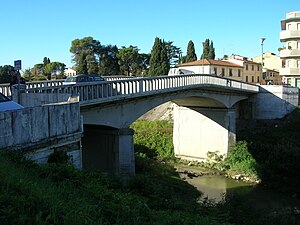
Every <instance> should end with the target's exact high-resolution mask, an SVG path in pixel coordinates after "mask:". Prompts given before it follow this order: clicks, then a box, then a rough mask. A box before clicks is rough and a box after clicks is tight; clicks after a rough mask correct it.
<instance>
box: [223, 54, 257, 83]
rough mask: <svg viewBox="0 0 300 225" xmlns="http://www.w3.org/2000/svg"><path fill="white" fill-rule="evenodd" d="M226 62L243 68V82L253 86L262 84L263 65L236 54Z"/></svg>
mask: <svg viewBox="0 0 300 225" xmlns="http://www.w3.org/2000/svg"><path fill="white" fill-rule="evenodd" d="M225 61H227V62H231V63H234V64H237V65H239V66H241V67H242V68H243V71H242V79H241V80H242V81H244V82H247V83H253V84H260V83H261V82H262V68H261V63H257V62H254V61H251V60H249V59H248V58H247V57H243V56H240V55H234V54H232V55H230V56H229V57H228V58H227V59H226V60H225Z"/></svg>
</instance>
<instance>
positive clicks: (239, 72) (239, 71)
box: [238, 69, 241, 77]
mask: <svg viewBox="0 0 300 225" xmlns="http://www.w3.org/2000/svg"><path fill="white" fill-rule="evenodd" d="M238 76H239V77H241V70H240V69H238Z"/></svg>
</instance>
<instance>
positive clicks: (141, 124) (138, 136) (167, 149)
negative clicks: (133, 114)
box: [131, 120, 174, 160]
mask: <svg viewBox="0 0 300 225" xmlns="http://www.w3.org/2000/svg"><path fill="white" fill-rule="evenodd" d="M131 127H132V128H133V129H134V130H135V134H134V147H135V150H136V151H137V152H140V153H144V154H146V155H147V157H149V158H157V159H161V160H164V159H170V158H173V157H174V147H173V138H172V137H173V136H172V135H173V125H172V124H171V123H169V122H168V121H143V120H138V121H136V122H134V123H133V124H132V125H131Z"/></svg>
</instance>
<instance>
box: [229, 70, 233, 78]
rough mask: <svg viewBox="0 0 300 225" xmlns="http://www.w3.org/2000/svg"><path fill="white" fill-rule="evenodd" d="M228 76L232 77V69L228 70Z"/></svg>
mask: <svg viewBox="0 0 300 225" xmlns="http://www.w3.org/2000/svg"><path fill="white" fill-rule="evenodd" d="M229 76H230V77H232V69H229Z"/></svg>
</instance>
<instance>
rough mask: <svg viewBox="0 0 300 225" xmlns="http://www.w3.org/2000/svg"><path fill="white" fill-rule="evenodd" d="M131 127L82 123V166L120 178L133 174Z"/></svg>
mask: <svg viewBox="0 0 300 225" xmlns="http://www.w3.org/2000/svg"><path fill="white" fill-rule="evenodd" d="M133 133H134V131H133V129H131V128H120V129H117V128H111V127H106V126H101V125H84V136H83V138H82V149H83V150H82V161H83V168H84V169H89V170H98V171H102V172H106V173H108V174H113V175H116V176H118V177H121V178H125V179H126V178H129V177H132V176H134V175H135V162H134V144H133Z"/></svg>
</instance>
